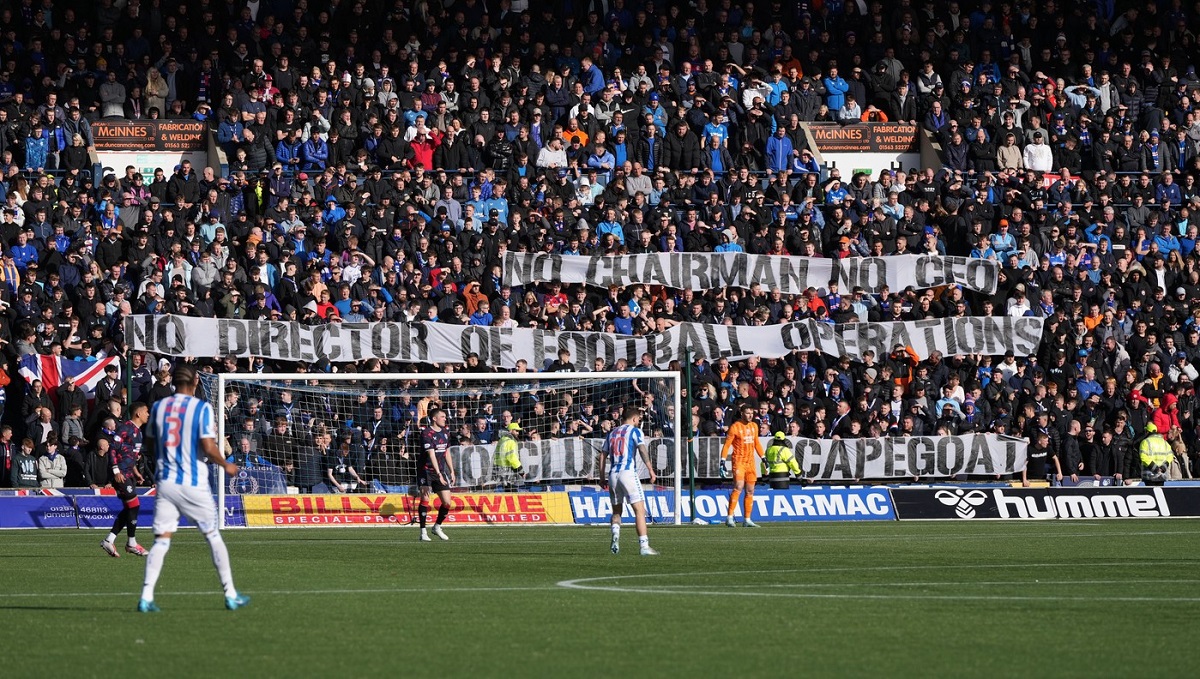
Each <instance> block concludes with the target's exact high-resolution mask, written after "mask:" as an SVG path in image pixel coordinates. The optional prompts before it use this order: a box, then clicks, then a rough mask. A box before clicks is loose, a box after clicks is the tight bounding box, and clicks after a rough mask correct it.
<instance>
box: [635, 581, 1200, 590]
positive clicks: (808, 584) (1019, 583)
mask: <svg viewBox="0 0 1200 679" xmlns="http://www.w3.org/2000/svg"><path fill="white" fill-rule="evenodd" d="M1196 583H1200V580H1172V581H1171V582H1170V584H1172V585H1186V584H1196ZM718 584H719V585H720V586H721V587H725V588H729V589H752V588H753V589H789V588H800V589H804V588H816V587H973V586H979V587H985V586H986V587H1007V586H1022V587H1023V586H1026V585H1035V586H1037V585H1055V586H1057V585H1128V584H1129V581H1128V580H1006V581H991V582H988V581H965V582H945V581H937V582H796V583H789V584H782V585H774V584H770V585H759V584H737V583H733V584H726V583H718ZM709 586H711V585H699V584H696V585H659V587H661V588H666V589H671V590H681V591H682V590H686V589H688V588H695V587H709Z"/></svg>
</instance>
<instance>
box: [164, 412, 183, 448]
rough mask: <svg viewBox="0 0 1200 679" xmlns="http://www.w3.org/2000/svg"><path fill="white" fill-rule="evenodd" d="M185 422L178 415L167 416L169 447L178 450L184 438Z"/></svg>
mask: <svg viewBox="0 0 1200 679" xmlns="http://www.w3.org/2000/svg"><path fill="white" fill-rule="evenodd" d="M182 431H183V420H181V419H179V416H178V415H167V447H168V448H177V447H179V444H180V442H181V441H182V439H183V437H182V436H181V432H182Z"/></svg>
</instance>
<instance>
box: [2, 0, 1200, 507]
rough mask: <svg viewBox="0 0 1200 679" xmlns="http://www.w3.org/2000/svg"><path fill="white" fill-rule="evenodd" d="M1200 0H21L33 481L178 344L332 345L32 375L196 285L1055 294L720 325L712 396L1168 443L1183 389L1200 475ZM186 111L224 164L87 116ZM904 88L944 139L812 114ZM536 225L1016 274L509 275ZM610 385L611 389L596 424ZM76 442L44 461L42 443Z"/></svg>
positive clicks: (9, 74) (204, 364)
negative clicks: (879, 160) (1028, 321)
mask: <svg viewBox="0 0 1200 679" xmlns="http://www.w3.org/2000/svg"><path fill="white" fill-rule="evenodd" d="M1198 21H1200V11H1198V10H1197V8H1196V7H1192V8H1191V9H1189V8H1188V7H1187V6H1186V4H1185V3H1184V2H1183V0H1164V1H1162V2H1160V1H1158V0H1144V1H1139V0H1130V1H1128V2H1119V3H1114V2H1102V1H1099V2H1074V3H1070V2H1061V1H1056V0H1043V1H1042V2H1030V1H1026V0H1020V1H997V2H993V1H992V0H979V1H977V2H976V1H972V0H962V1H955V0H915V1H914V0H898V1H897V2H888V3H884V2H881V1H879V0H869V1H868V0H854V1H843V0H825V1H824V2H784V1H781V0H764V1H762V2H755V3H737V2H732V1H731V0H694V1H693V2H687V3H685V2H681V1H671V0H659V1H654V0H591V1H585V0H554V1H546V2H536V3H534V2H529V1H528V0H454V1H453V2H442V1H441V0H419V1H415V2H410V1H406V0H395V1H394V2H391V3H385V2H366V1H364V0H358V1H355V2H341V1H336V2H324V1H322V0H312V1H311V2H310V1H309V0H251V1H249V2H247V1H245V0H237V1H230V2H223V3H217V2H210V1H209V0H195V1H193V2H181V1H179V0H150V1H149V2H143V1H142V0H101V2H99V3H79V2H73V1H70V0H36V1H33V0H21V1H20V2H5V3H4V4H3V9H0V33H2V35H3V38H2V40H0V163H2V164H3V165H4V168H3V181H2V184H3V186H2V187H0V189H2V190H3V193H4V196H5V199H6V204H5V205H4V206H3V209H2V212H0V214H2V216H0V233H2V234H3V240H4V243H3V262H2V263H0V280H2V282H3V285H0V305H2V306H3V309H4V314H3V315H2V316H0V322H2V323H3V330H2V332H3V334H4V335H5V336H6V338H7V339H6V343H5V345H4V348H5V350H6V354H7V357H8V359H9V369H8V374H9V375H11V376H12V380H13V382H14V385H13V386H10V387H9V388H8V390H7V396H8V397H9V399H8V401H9V402H8V403H7V408H6V411H5V421H6V422H8V423H10V425H11V426H9V427H7V428H6V429H5V430H4V432H3V433H0V454H2V455H4V467H5V471H6V474H5V479H4V480H5V481H11V482H12V483H13V484H14V485H20V486H36V485H38V484H43V485H56V484H61V483H62V482H63V481H64V477H65V481H66V482H67V483H68V484H76V485H91V484H96V485H101V486H102V485H104V484H105V483H106V481H105V478H106V477H105V474H106V469H107V465H105V464H101V463H99V462H96V461H95V460H102V459H103V457H104V455H105V453H106V451H107V447H108V445H109V443H110V438H111V432H112V431H113V430H114V429H115V425H116V424H118V423H120V422H121V421H122V418H123V413H124V408H125V404H126V403H127V402H129V401H133V400H138V401H154V400H156V399H158V398H161V397H162V396H164V395H165V394H168V393H170V379H169V376H170V370H171V368H172V366H173V365H176V364H177V361H181V360H182V361H188V362H192V363H195V364H197V365H198V366H200V367H201V368H202V369H204V370H205V371H216V372H221V371H233V370H241V371H260V372H270V371H272V370H277V369H287V370H297V369H298V370H325V369H333V368H331V367H329V366H324V365H321V366H296V365H287V366H281V365H272V364H271V363H270V362H264V361H262V360H261V359H254V360H250V361H246V360H242V361H237V360H234V359H231V358H226V357H219V356H218V357H194V358H187V359H168V358H164V357H160V356H151V355H144V354H137V353H132V352H130V355H128V356H127V358H128V359H129V361H130V366H131V368H132V390H133V391H132V393H131V394H127V393H126V387H125V385H124V383H123V380H118V379H116V378H115V376H110V378H106V381H105V382H103V383H101V385H100V386H99V387H98V388H97V390H96V391H97V398H96V399H95V401H94V403H93V402H89V400H87V399H86V398H83V397H81V396H80V395H79V389H78V387H76V386H74V385H71V384H67V385H64V386H63V387H62V388H61V393H58V394H55V395H53V396H54V398H51V395H49V394H47V393H46V392H45V390H44V389H43V388H42V387H41V385H40V384H34V385H33V386H32V387H30V388H29V389H28V390H26V389H25V388H24V380H21V379H19V378H18V377H17V376H16V372H15V371H16V368H17V360H18V359H19V357H20V356H23V355H27V354H31V353H40V354H58V353H61V355H62V356H63V357H65V358H68V359H71V360H80V361H94V360H97V359H98V358H100V357H105V356H113V355H122V356H125V355H126V349H125V346H124V341H123V336H122V323H121V321H122V319H123V318H124V317H125V316H127V315H129V314H164V313H171V314H184V315H191V316H215V317H224V318H270V319H283V320H296V321H299V322H301V323H305V324H318V323H339V322H350V321H370V320H398V321H419V320H437V321H440V322H443V323H458V324H478V325H497V326H502V327H516V326H522V327H543V328H550V329H569V330H573V329H580V330H597V331H607V332H617V333H625V334H630V333H633V334H643V333H648V332H653V331H655V330H656V329H661V328H662V327H666V326H670V325H672V324H674V323H678V322H682V321H697V322H704V323H732V324H771V323H780V322H785V321H789V320H796V319H805V318H817V319H822V320H828V321H830V322H835V323H850V322H857V321H874V320H911V319H922V318H930V317H946V316H953V315H985V314H988V315H991V314H994V315H1004V314H1008V315H1015V316H1021V315H1035V316H1044V317H1045V318H1046V325H1045V328H1046V332H1045V337H1044V340H1043V342H1042V344H1041V348H1040V350H1039V351H1038V353H1037V355H1035V356H1028V357H1026V356H1013V355H1011V354H1010V355H1007V356H978V355H967V356H941V355H938V354H935V355H933V356H930V357H929V358H928V359H927V360H916V357H915V356H913V355H912V353H911V352H910V351H908V350H907V348H906V347H903V346H898V347H896V350H895V351H893V352H892V353H891V354H889V355H886V356H870V357H868V358H867V360H866V361H865V362H863V363H855V362H851V361H850V360H849V359H846V358H840V359H839V357H836V356H824V355H819V354H807V353H799V352H797V353H794V354H792V355H790V356H787V357H785V358H782V359H763V360H757V359H750V360H747V361H741V362H735V363H730V362H728V361H726V360H724V359H722V360H719V361H715V362H712V363H708V362H704V361H700V362H697V363H696V365H694V366H693V380H692V383H691V385H690V387H691V394H692V396H693V399H694V408H693V411H694V422H695V426H696V427H697V429H698V431H699V433H701V434H703V435H721V434H723V433H724V432H725V431H726V429H727V427H728V425H729V424H730V422H731V421H732V420H733V419H734V418H735V416H736V412H737V410H738V408H739V407H740V405H741V404H743V403H750V404H752V405H753V406H754V407H755V408H756V413H757V415H756V416H757V417H758V418H759V420H760V422H761V423H762V431H763V432H764V434H766V433H770V432H774V431H784V432H786V433H789V434H793V435H799V436H809V437H832V436H837V437H859V436H882V435H901V436H903V435H913V434H933V433H951V434H954V433H966V432H977V431H995V432H1003V433H1008V434H1014V435H1019V436H1025V437H1028V438H1029V439H1030V445H1031V451H1032V452H1031V459H1032V460H1043V461H1044V460H1045V459H1047V458H1046V456H1047V455H1050V456H1056V457H1058V459H1059V460H1060V462H1061V463H1062V467H1063V469H1064V470H1066V472H1076V473H1078V474H1085V475H1096V476H1097V477H1112V476H1114V475H1117V476H1121V475H1124V476H1125V477H1126V478H1136V477H1137V476H1138V469H1137V466H1138V464H1139V463H1138V461H1137V455H1136V454H1135V453H1134V447H1135V445H1134V442H1135V440H1136V439H1138V438H1139V437H1140V436H1141V435H1142V432H1143V431H1144V429H1145V425H1146V424H1147V423H1150V422H1153V423H1156V424H1157V426H1158V429H1159V430H1160V431H1162V432H1164V434H1166V435H1167V436H1168V438H1169V440H1170V441H1171V442H1172V443H1173V445H1174V446H1175V447H1176V451H1177V453H1178V459H1179V462H1180V469H1181V473H1182V474H1190V472H1189V471H1188V470H1189V469H1190V463H1191V461H1192V460H1193V458H1194V457H1195V451H1196V450H1197V446H1196V443H1197V431H1196V422H1197V416H1196V409H1197V401H1196V398H1195V393H1194V383H1195V381H1196V379H1197V378H1200V373H1198V372H1197V366H1200V266H1198V262H1200V252H1197V242H1198V240H1200V221H1198V220H1197V219H1196V218H1195V216H1196V215H1197V211H1198V210H1200V187H1198V183H1197V177H1198V176H1200V160H1198V159H1200V153H1198V144H1200V113H1198V109H1197V105H1196V98H1197V96H1198V95H1200V92H1197V90H1198V89H1200V80H1198V79H1197V76H1196V70H1195V65H1196V64H1197V63H1200V50H1198V48H1197V39H1196V34H1195V31H1196V30H1197V22H1198ZM155 118H160V119H170V118H176V119H180V118H194V119H197V120H202V121H205V122H206V123H208V125H209V126H210V127H211V129H212V131H213V134H214V135H215V137H216V140H217V142H218V144H219V145H220V147H221V148H222V150H223V152H224V154H225V156H226V159H227V165H228V171H222V170H221V169H220V167H219V165H218V164H217V163H215V162H210V165H213V167H192V166H191V164H190V163H188V162H183V163H181V164H180V165H179V166H178V167H163V168H160V169H156V170H155V171H154V173H153V176H142V175H141V174H140V173H139V172H138V171H137V168H134V167H128V168H115V169H110V168H105V170H104V171H103V172H102V173H101V174H100V175H98V176H92V165H91V162H90V160H89V154H88V149H89V147H90V146H91V145H92V141H93V139H92V133H91V126H92V125H93V124H95V123H97V122H98V121H100V120H102V119H135V120H137V119H155ZM886 120H890V121H909V122H912V123H913V124H916V125H917V126H919V127H920V128H921V129H922V131H923V132H927V133H928V134H930V135H932V138H933V140H934V141H935V142H936V143H937V144H938V148H939V151H940V153H941V154H942V165H941V167H924V168H904V169H902V170H891V169H886V168H875V171H873V172H870V173H864V172H856V173H853V174H852V175H851V176H843V174H842V173H841V172H839V171H838V169H836V168H826V167H821V166H819V165H818V163H817V162H816V161H815V160H814V155H813V153H812V150H811V149H809V148H808V146H807V141H806V136H805V134H804V132H803V128H802V126H801V123H802V122H811V121H827V122H831V123H837V122H842V123H849V122H857V121H886ZM510 250H511V251H517V252H556V253H562V254H619V253H651V252H662V251H688V252H708V251H716V252H729V251H734V252H737V251H745V252H749V253H768V254H790V255H803V256H812V257H848V256H862V255H872V254H873V255H882V256H890V255H895V254H905V253H938V254H948V255H960V256H970V257H982V258H995V259H996V260H997V261H999V262H1000V263H1001V265H1002V266H1003V267H1004V268H1003V273H1002V275H1001V284H1000V288H999V289H998V290H997V292H996V293H995V294H993V295H983V294H977V293H974V292H971V291H964V290H961V289H958V288H956V287H948V288H939V289H934V290H914V289H911V288H910V289H906V290H898V291H892V292H891V293H889V294H888V295H886V296H881V295H872V294H864V293H863V292H862V291H861V290H840V291H839V290H835V289H830V290H821V291H817V290H810V291H809V292H807V293H806V294H804V295H802V296H797V297H794V298H793V297H789V296H784V295H781V294H780V293H779V292H778V291H772V290H768V289H760V288H758V287H755V288H754V289H751V290H737V289H729V290H716V291H712V292H711V293H692V292H688V291H678V290H660V289H651V288H648V287H646V286H631V287H630V288H629V289H611V290H603V289H594V288H586V287H582V286H580V287H577V288H576V287H571V286H567V287H564V286H561V285H559V284H556V283H549V284H545V285H537V286H528V287H524V288H517V289H510V288H508V287H506V286H504V285H502V284H501V278H500V257H501V256H502V255H503V254H504V253H505V252H507V251H510ZM570 361H571V356H569V355H566V356H562V357H560V361H559V362H558V363H557V364H555V365H552V366H534V367H533V368H535V369H540V368H546V369H555V370H557V369H563V368H565V367H567V366H569V365H570ZM423 367H424V368H425V369H431V366H423ZM594 367H597V366H590V365H589V366H579V368H580V369H584V370H586V369H592V368H594ZM601 367H604V368H608V369H618V370H624V369H634V368H635V366H627V365H616V366H601ZM417 368H418V366H412V365H399V364H387V363H386V362H383V363H381V362H378V361H371V362H369V363H364V364H362V365H346V364H343V365H340V366H337V369H339V370H342V371H346V370H383V371H396V372H405V371H411V370H416V369H417ZM461 369H464V367H463V366H458V367H453V368H450V370H461ZM465 369H469V370H489V369H491V368H490V367H489V366H484V365H470V366H466V368H465ZM110 380H111V381H110ZM18 382H19V383H21V386H19V387H18V386H16V384H15V383H18ZM0 393H3V392H0ZM265 399H266V400H264V401H261V402H260V401H259V399H257V398H254V399H249V398H248V399H246V401H247V403H249V402H255V407H256V408H259V407H261V408H262V409H263V411H264V413H265V415H264V428H265V429H266V430H270V429H271V428H272V427H274V426H275V420H274V417H275V416H276V415H278V414H279V413H280V412H282V406H281V404H279V403H276V402H274V400H275V399H276V397H274V396H271V395H269V394H268V395H266V396H265ZM287 412H288V413H290V412H291V409H290V407H289V408H287ZM568 416H569V417H574V415H572V414H569V415H568ZM468 417H470V420H471V423H472V424H473V423H474V418H473V417H471V414H470V413H468ZM606 417H607V413H605V412H601V411H600V409H596V410H595V411H594V414H592V413H590V412H589V413H588V414H587V416H586V417H585V418H583V419H584V420H585V421H586V424H587V425H588V426H587V430H588V431H592V430H595V431H601V430H602V424H603V420H604V419H605V418H606ZM408 424H411V423H408V422H398V423H393V425H395V429H396V431H397V432H399V431H401V430H403V429H404V427H405V426H406V425H408ZM302 429H303V428H302V427H300V426H298V425H297V424H296V423H295V422H293V420H292V419H291V418H290V417H285V418H284V424H283V430H281V433H286V434H288V435H289V436H295V437H297V438H305V439H308V438H311V432H308V431H303V430H302ZM486 429H487V428H486V427H485V430H486ZM557 431H558V432H560V433H559V434H558V435H565V434H561V432H578V431H580V430H579V429H578V428H576V429H570V428H569V427H566V426H562V427H560V429H559V430H557ZM549 433H550V432H549V431H547V432H543V433H542V435H547V434H549ZM264 435H269V434H264ZM359 436H360V434H359ZM486 436H488V437H494V436H495V433H494V432H491V431H490V430H489V431H488V433H487V434H486ZM325 445H328V441H326V442H325ZM60 449H61V450H62V451H63V452H62V453H60V452H59V450H60ZM60 455H63V456H66V457H67V459H68V460H69V461H71V464H69V465H67V467H68V469H67V470H66V471H65V472H64V473H62V474H59V465H58V462H56V461H55V460H57V459H58V456H60ZM45 458H50V459H51V462H50V463H43V462H38V464H37V465H35V467H36V470H40V469H43V468H45V469H46V470H47V471H46V472H45V473H44V474H40V473H38V472H37V471H36V470H35V472H33V474H32V475H30V474H29V473H26V472H25V471H24V470H27V469H28V468H29V464H28V462H27V460H37V459H43V460H44V459H45ZM18 470H23V471H21V472H20V473H18Z"/></svg>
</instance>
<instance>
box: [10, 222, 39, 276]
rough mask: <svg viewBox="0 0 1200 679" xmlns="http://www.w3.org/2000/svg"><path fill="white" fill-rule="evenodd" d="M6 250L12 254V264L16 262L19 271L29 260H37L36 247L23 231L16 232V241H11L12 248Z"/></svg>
mask: <svg viewBox="0 0 1200 679" xmlns="http://www.w3.org/2000/svg"><path fill="white" fill-rule="evenodd" d="M8 252H9V254H10V255H11V256H12V259H13V264H16V265H17V268H18V269H20V270H21V271H24V270H25V269H26V267H28V266H29V264H30V263H31V262H36V261H38V251H37V247H36V246H34V244H33V243H31V242H29V237H28V236H27V235H26V233H25V231H18V232H17V242H15V243H13V246H12V249H10V250H9V251H8Z"/></svg>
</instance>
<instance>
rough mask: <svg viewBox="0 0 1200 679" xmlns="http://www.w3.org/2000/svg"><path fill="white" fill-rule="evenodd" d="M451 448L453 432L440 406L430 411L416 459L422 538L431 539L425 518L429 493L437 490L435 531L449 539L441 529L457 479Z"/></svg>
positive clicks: (418, 511)
mask: <svg viewBox="0 0 1200 679" xmlns="http://www.w3.org/2000/svg"><path fill="white" fill-rule="evenodd" d="M449 451H450V432H449V431H448V430H447V429H446V411H445V410H442V409H441V408H438V409H436V410H434V411H433V412H432V413H430V414H429V426H428V427H425V429H423V430H422V431H421V458H420V461H419V462H418V463H417V486H418V487H419V488H420V489H421V502H420V505H419V506H418V507H417V514H418V516H419V517H420V519H421V537H420V539H421V542H429V533H428V532H427V531H426V530H425V522H426V518H427V516H428V514H429V497H430V495H432V494H433V493H437V494H438V498H439V499H440V500H441V501H442V504H441V506H439V507H438V514H437V521H435V522H434V524H433V534H434V535H436V536H438V537H439V538H441V539H443V540H449V539H450V538H449V537H447V536H446V533H445V532H444V531H443V530H442V522H443V521H445V520H446V515H447V514H449V513H450V488H451V487H453V486H454V483H455V481H456V480H457V479H456V478H455V477H454V465H452V464H451V463H450V454H449Z"/></svg>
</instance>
